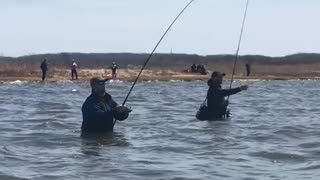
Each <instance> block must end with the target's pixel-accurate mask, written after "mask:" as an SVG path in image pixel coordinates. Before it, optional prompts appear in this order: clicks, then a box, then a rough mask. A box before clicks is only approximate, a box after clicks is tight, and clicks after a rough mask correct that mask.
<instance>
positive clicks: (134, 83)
mask: <svg viewBox="0 0 320 180" xmlns="http://www.w3.org/2000/svg"><path fill="white" fill-rule="evenodd" d="M193 1H194V0H191V1H190V2H189V3H188V4H187V5H186V6H185V7H184V8H183V9H182V10H181V11H180V13H179V14H178V15H177V17H176V18H175V19H174V20H173V21H172V23H171V24H170V25H169V27H168V28H167V30H166V31H165V32H164V34H163V35H162V36H161V38H160V40H159V41H158V43H157V44H156V46H155V47H154V48H153V50H152V51H151V53H150V55H149V56H148V58H147V60H146V61H145V63H144V64H143V66H142V68H141V70H140V72H139V74H138V76H137V77H136V79H135V80H134V82H133V84H132V86H131V88H130V90H129V92H128V94H127V96H126V98H125V99H124V101H123V103H122V105H124V104H125V103H126V101H127V100H128V98H129V96H130V94H131V92H132V90H133V88H134V86H135V85H136V83H137V81H138V79H139V77H140V75H141V73H142V71H143V69H144V68H145V67H146V65H147V64H148V62H149V60H150V59H151V57H152V55H153V54H154V52H155V50H156V49H157V47H158V46H159V44H160V42H161V41H162V39H163V38H164V37H165V36H166V34H167V32H168V31H169V30H170V28H171V27H172V25H173V24H174V23H175V22H176V21H177V20H178V18H179V17H180V15H181V14H182V13H183V12H184V11H185V10H186V9H187V8H188V7H189V5H190V4H191V3H192V2H193ZM116 122H117V120H115V121H114V123H113V125H114V124H115V123H116Z"/></svg>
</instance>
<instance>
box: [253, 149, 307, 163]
mask: <svg viewBox="0 0 320 180" xmlns="http://www.w3.org/2000/svg"><path fill="white" fill-rule="evenodd" d="M249 154H250V156H254V157H262V158H266V159H270V160H272V161H273V162H277V161H298V162H302V161H305V160H306V159H307V158H306V157H305V156H303V155H298V154H289V153H281V152H267V151H260V152H254V153H249Z"/></svg>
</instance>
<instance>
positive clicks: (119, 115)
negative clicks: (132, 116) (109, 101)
mask: <svg viewBox="0 0 320 180" xmlns="http://www.w3.org/2000/svg"><path fill="white" fill-rule="evenodd" d="M131 111H132V110H131V108H128V107H127V106H117V107H115V108H114V109H113V112H114V117H115V118H116V119H117V120H120V121H123V120H125V119H127V118H128V116H129V113H130V112H131Z"/></svg>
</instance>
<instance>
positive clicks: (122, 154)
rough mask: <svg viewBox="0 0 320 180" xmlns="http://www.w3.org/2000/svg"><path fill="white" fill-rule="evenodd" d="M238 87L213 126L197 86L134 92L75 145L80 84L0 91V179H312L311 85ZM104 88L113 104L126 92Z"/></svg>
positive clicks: (143, 86) (315, 152)
mask: <svg viewBox="0 0 320 180" xmlns="http://www.w3.org/2000/svg"><path fill="white" fill-rule="evenodd" d="M242 83H243V82H235V83H234V85H235V86H237V85H240V84H242ZM247 83H249V90H248V91H243V92H241V93H239V94H237V95H234V96H231V99H230V108H231V113H232V114H233V115H232V117H231V118H229V119H228V120H227V121H212V122H208V121H198V120H196V119H195V113H196V111H197V109H198V108H199V106H200V104H201V103H202V102H203V100H204V98H205V95H206V91H207V85H206V83H205V82H143V83H138V84H137V86H136V87H135V89H134V91H133V92H132V96H130V97H129V99H128V101H127V102H128V104H129V105H131V106H132V109H133V111H132V112H131V114H130V117H129V119H128V120H126V121H123V122H117V124H116V126H115V130H114V131H115V132H113V133H107V134H98V135H97V134H95V135H83V136H82V137H80V132H81V131H80V127H81V121H82V116H81V106H82V103H83V102H84V100H85V98H86V97H87V96H88V95H89V93H90V87H89V84H88V83H74V82H59V83H28V82H18V81H17V82H14V83H3V84H0V142H1V144H0V179H32V180H34V179H35V180H42V179H106V177H108V178H110V179H129V178H130V179H308V178H309V179H317V177H318V176H320V173H319V172H320V171H319V168H320V163H319V162H320V158H319V157H320V156H319V155H320V150H319V147H320V143H319V140H318V139H319V136H320V131H319V126H320V121H319V120H318V119H319V118H318V117H319V115H320V113H319V112H320V106H319V101H320V97H319V96H318V94H319V89H320V83H319V82H318V81H254V82H247ZM106 86H107V91H108V92H109V93H110V94H111V95H112V96H113V97H114V99H115V100H116V101H118V102H119V103H121V102H122V101H123V100H124V97H125V95H126V93H127V92H128V90H129V88H130V86H131V83H126V82H114V83H109V84H107V85H106Z"/></svg>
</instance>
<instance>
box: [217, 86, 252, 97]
mask: <svg viewBox="0 0 320 180" xmlns="http://www.w3.org/2000/svg"><path fill="white" fill-rule="evenodd" d="M247 89H248V86H247V85H243V86H240V87H237V88H232V89H222V90H221V91H220V93H221V95H222V96H230V95H232V94H236V93H238V92H240V91H242V90H247Z"/></svg>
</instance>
